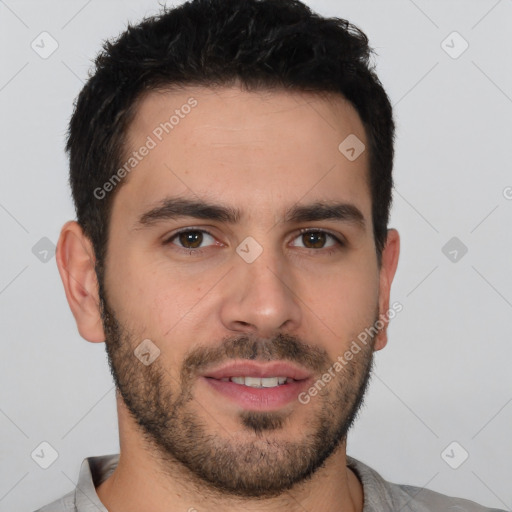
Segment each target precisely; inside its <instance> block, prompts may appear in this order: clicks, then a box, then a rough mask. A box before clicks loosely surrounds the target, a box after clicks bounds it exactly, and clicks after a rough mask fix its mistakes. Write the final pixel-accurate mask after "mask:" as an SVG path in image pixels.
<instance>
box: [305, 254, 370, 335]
mask: <svg viewBox="0 0 512 512" xmlns="http://www.w3.org/2000/svg"><path fill="white" fill-rule="evenodd" d="M363 260H364V258H363V257H362V258H361V261H360V262H358V263H357V264H350V265H346V266H344V265H342V266H340V267H339V269H337V270H336V271H333V272H329V274H328V275H321V276H318V275H317V276H316V278H315V279H313V280H311V281H305V283H304V286H303V287H302V290H303V291H302V292H301V297H305V298H307V299H306V300H304V302H305V303H306V304H307V305H308V307H309V308H310V312H311V313H310V314H311V317H312V318H311V321H313V322H314V321H315V320H314V317H317V320H316V322H318V319H319V320H320V321H321V322H322V323H323V325H324V327H325V328H327V331H328V333H329V334H328V336H332V335H333V333H334V334H335V335H336V336H337V337H338V339H337V341H335V343H337V344H339V343H340V338H341V339H342V340H347V339H348V338H349V337H350V336H354V335H357V333H358V332H361V331H362V330H364V328H365V327H367V326H368V325H369V324H371V323H372V322H373V321H374V316H375V312H376V308H377V306H378V294H379V275H378V272H377V269H376V268H375V269H374V268H373V267H372V264H371V262H370V261H363ZM305 312H306V313H307V308H306V309H305Z"/></svg>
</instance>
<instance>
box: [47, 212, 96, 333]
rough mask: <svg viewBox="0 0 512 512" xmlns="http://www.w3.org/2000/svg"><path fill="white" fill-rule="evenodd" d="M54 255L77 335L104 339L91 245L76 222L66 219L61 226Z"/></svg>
mask: <svg viewBox="0 0 512 512" xmlns="http://www.w3.org/2000/svg"><path fill="white" fill-rule="evenodd" d="M55 257H56V260H57V266H58V269H59V274H60V277H61V279H62V284H63V285H64V291H65V292H66V298H67V300H68V304H69V307H70V308H71V312H72V313H73V316H74V317H75V321H76V324H77V327H78V331H79V333H80V335H81V336H82V337H83V338H85V339H86V340H87V341H90V342H102V341H105V334H104V331H103V324H102V321H101V314H100V305H99V290H98V280H97V278H96V272H95V270H94V263H95V257H94V249H93V246H92V243H91V241H90V240H89V238H88V237H87V236H85V234H84V233H83V231H82V228H81V227H80V225H79V224H78V223H77V222H75V221H69V222H67V223H66V224H64V226H63V227H62V230H61V233H60V237H59V242H58V244H57V249H56V254H55Z"/></svg>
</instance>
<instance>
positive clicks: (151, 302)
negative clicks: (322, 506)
mask: <svg viewBox="0 0 512 512" xmlns="http://www.w3.org/2000/svg"><path fill="white" fill-rule="evenodd" d="M191 97H193V98H194V100H195V101H197V104H196V105H195V106H194V107H193V108H182V106H183V105H186V104H189V105H190V104H192V103H193V102H192V103H191V101H190V98H191ZM176 110H178V111H179V114H180V115H179V116H178V117H179V121H178V122H176V118H174V119H173V127H172V128H171V129H169V126H167V129H168V131H169V133H166V131H165V130H163V129H162V128H161V127H160V128H161V129H160V130H158V127H159V126H160V123H164V122H166V121H168V120H169V118H170V116H171V115H172V114H174V113H175V111H176ZM155 130H156V131H155ZM157 134H158V135H157ZM351 134H354V135H356V136H357V137H358V138H359V139H360V140H361V141H363V142H364V143H365V144H366V138H365V133H364V129H363V126H362V123H361V121H360V119H359V117H358V115H357V113H356V111H355V110H354V109H353V108H352V107H351V106H350V105H349V104H348V103H347V102H345V101H344V100H342V99H341V98H337V99H332V98H331V99H330V100H329V101H327V100H326V99H320V98H319V97H316V96H313V95H307V94H299V93H290V92H277V91H276V92H268V91H267V92H258V93H256V92H251V93H249V92H241V91H240V90H239V89H237V88H223V89H217V90H215V91H213V90H209V89H205V88H190V89H186V90H183V91H181V92H172V93H171V92H165V93H163V92H161V93H156V92H153V93H150V94H149V95H148V96H147V97H146V98H145V99H143V101H142V102H141V103H140V105H139V107H138V110H137V115H136V117H135V120H134V122H133V123H132V125H131V126H130V129H129V133H128V145H127V149H128V151H127V158H128V156H129V155H130V154H131V152H132V151H134V150H138V149H139V148H140V147H141V146H144V145H148V136H150V137H151V139H152V141H153V142H154V143H155V144H152V143H149V146H154V147H151V149H150V150H149V151H148V154H147V155H146V156H145V157H143V158H142V159H141V161H140V162H139V163H138V164H137V166H136V167H134V168H133V170H132V171H131V173H130V174H129V176H128V177H127V178H125V179H126V180H127V181H126V183H124V184H123V186H122V187H121V188H120V189H119V190H118V191H117V195H116V197H115V199H114V201H113V208H112V215H111V221H110V230H109V242H108V248H107V260H106V274H105V282H104V290H105V296H104V298H103V299H104V308H105V310H104V315H103V321H104V329H105V334H106V338H107V339H106V341H107V348H108V352H109V360H110V364H111V367H112V370H113V373H114V376H115V379H116V383H117V384H118V387H119V389H120V392H121V394H122V397H123V399H124V402H125V404H126V407H127V409H128V410H129V411H130V413H131V415H132V418H133V420H134V422H133V425H134V426H135V422H137V423H138V425H139V426H138V427H137V428H140V435H141V437H142V435H143V434H144V438H145V439H146V440H147V442H148V443H149V445H150V449H151V450H152V451H153V453H155V454H156V456H157V457H158V458H159V460H160V461H164V462H163V463H164V466H165V462H166V461H167V462H168V465H169V467H171V465H172V464H176V461H177V462H178V463H181V464H182V465H183V466H184V467H185V468H186V470H189V471H190V474H191V475H194V476H195V477H197V478H198V481H201V482H202V484H203V485H204V484H207V485H209V486H210V487H211V488H212V489H217V490H220V491H222V492H224V493H231V494H234V495H235V494H238V495H242V496H270V495H273V494H276V493H279V492H282V490H283V489H286V488H289V487H291V486H292V485H293V484H294V483H297V482H299V481H301V480H303V479H304V478H306V477H307V476H310V475H311V474H312V473H313V472H314V471H315V470H316V469H317V468H318V467H320V465H321V464H322V463H323V462H324V461H325V459H326V458H327V457H328V456H329V455H331V454H332V453H333V452H334V451H335V449H336V448H337V447H338V446H339V444H340V442H341V441H342V440H343V439H344V436H345V434H346V432H347V430H348V428H349V426H350V424H351V421H352V420H353V417H354V415H355V413H356V412H357V408H358V406H359V405H360V403H361V400H362V396H363V393H364V389H365V386H366V382H367V380H368V376H369V373H370V368H371V362H372V353H373V348H374V347H373V341H374V340H372V342H369V343H368V344H366V345H361V347H360V348H361V350H360V351H359V352H358V353H357V354H355V355H354V357H353V359H352V360H351V361H345V362H344V364H343V368H342V369H341V370H338V371H334V372H333V370H332V365H333V363H334V362H335V361H337V360H338V361H339V359H338V358H339V356H340V357H343V354H344V353H345V352H346V351H347V350H348V349H349V347H350V345H351V343H352V342H353V341H354V340H356V339H357V336H358V334H359V333H361V332H363V331H364V330H365V328H368V327H370V326H372V325H373V324H374V322H375V321H376V319H377V317H378V314H379V312H380V313H384V311H379V268H378V265H377V258H376V252H375V243H374V238H373V227H372V221H371V197H370V192H369V187H368V153H367V152H366V151H365V152H363V153H362V154H361V155H360V156H359V157H358V158H357V159H356V160H354V161H350V160H349V159H348V158H346V156H345V155H344V154H342V152H340V150H339V149H338V146H339V145H340V143H341V142H342V141H343V140H344V139H346V137H347V136H349V135H351ZM160 139H161V140H160ZM123 163H124V162H123ZM165 201H169V203H168V204H167V208H164V209H161V208H160V207H161V206H163V205H164V204H165ZM206 205H209V206H206ZM210 206H212V207H210ZM159 208H160V209H159ZM149 212H151V213H149ZM184 230H185V231H184ZM380 309H382V304H381V307H380ZM143 340H151V344H150V345H149V346H150V347H157V348H158V349H159V351H160V354H159V356H158V357H157V358H156V359H155V360H154V361H153V362H152V363H151V364H149V365H145V364H143V363H142V362H141V361H140V360H139V359H138V358H137V357H136V356H135V355H134V350H135V349H136V348H137V346H139V345H140V343H141V342H142V341H143ZM146 343H147V342H146ZM150 352H151V350H150ZM329 368H331V374H334V377H333V378H332V379H330V382H327V383H325V381H324V382H322V383H321V384H320V385H318V381H319V379H321V377H322V375H323V374H324V373H325V372H327V371H328V369H329ZM262 376H263V377H265V378H264V379H263V380H262V381H261V384H262V385H263V386H268V387H261V388H255V387H251V385H254V384H259V383H260V381H259V380H258V377H262ZM232 377H233V378H234V380H235V381H236V382H233V381H231V380H230V379H231V378H232ZM243 377H252V379H250V378H249V379H246V380H244V379H243ZM274 377H286V378H287V379H288V380H287V381H286V382H285V383H284V384H283V383H282V380H283V379H276V378H274ZM315 383H317V389H319V391H318V394H317V395H316V396H312V397H310V398H311V399H310V400H309V401H308V403H303V402H305V400H299V399H298V397H299V394H301V393H302V395H301V396H303V397H304V393H307V392H308V389H310V388H311V387H312V386H314V385H315ZM134 428H135V427H134Z"/></svg>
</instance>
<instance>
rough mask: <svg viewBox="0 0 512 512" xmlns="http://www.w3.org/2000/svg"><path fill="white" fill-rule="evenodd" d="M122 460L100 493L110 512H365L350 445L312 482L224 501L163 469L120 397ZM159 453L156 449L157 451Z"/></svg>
mask: <svg viewBox="0 0 512 512" xmlns="http://www.w3.org/2000/svg"><path fill="white" fill-rule="evenodd" d="M117 405H118V416H119V437H120V457H119V464H118V466H117V468H116V469H115V471H114V472H113V473H112V475H111V476H110V477H109V478H108V479H107V480H105V481H104V482H103V483H101V484H100V485H99V486H98V487H97V488H96V492H97V494H98V497H99V498H100V500H101V502H102V503H103V504H104V505H105V507H106V508H107V509H108V510H109V512H174V511H176V512H177V511H190V512H194V511H196V512H197V511H200V512H214V511H218V510H223V511H225V512H235V511H236V512H240V510H244V511H247V512H253V511H254V512H255V511H258V512H262V511H265V512H273V511H279V512H304V510H307V511H313V510H322V511H324V512H362V510H363V488H362V485H361V482H360V481H359V479H358V478H357V477H356V475H355V474H354V473H353V471H352V470H350V469H349V468H348V467H347V465H346V442H343V443H342V444H340V446H339V448H338V449H337V450H336V451H335V452H334V453H333V454H332V455H331V457H329V459H328V460H327V461H326V462H325V465H324V467H322V468H320V469H319V470H318V471H317V472H316V473H315V474H314V475H313V477H312V478H311V479H309V480H308V481H307V482H305V483H304V484H301V485H298V486H296V487H294V488H293V489H291V490H289V491H285V492H284V493H283V494H282V495H281V496H278V497H276V498H269V499H265V500H254V499H247V500H244V499H241V498H232V497H230V496H219V495H218V494H214V493H212V492H211V491H210V489H208V488H206V487H204V488H202V487H201V486H200V485H201V484H200V483H199V484H198V483H197V480H195V478H194V476H193V475H191V474H190V473H188V470H187V469H186V468H184V467H183V466H182V465H181V464H180V463H179V462H176V467H175V470H173V472H174V474H175V478H173V479H169V477H168V471H169V469H168V468H166V470H167V473H164V472H163V471H162V469H161V466H160V462H159V461H158V458H157V457H155V456H154V454H155V452H152V449H151V448H149V447H148V445H147V444H145V441H143V438H142V435H141V433H140V431H139V430H138V427H137V426H136V425H135V423H134V421H133V419H132V418H131V416H130V414H129V412H128V411H127V409H126V407H125V405H124V403H123V402H122V399H120V397H119V396H118V397H117ZM153 450H154V449H153Z"/></svg>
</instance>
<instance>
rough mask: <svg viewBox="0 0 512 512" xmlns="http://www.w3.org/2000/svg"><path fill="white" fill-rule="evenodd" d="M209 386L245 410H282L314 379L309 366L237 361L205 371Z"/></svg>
mask: <svg viewBox="0 0 512 512" xmlns="http://www.w3.org/2000/svg"><path fill="white" fill-rule="evenodd" d="M201 377H202V380H204V381H205V382H206V383H207V384H208V387H209V388H210V389H211V390H213V391H214V392H215V394H216V395H217V396H218V394H220V395H223V398H228V399H230V400H231V401H233V402H235V403H236V404H238V405H239V406H241V407H242V408H243V409H245V410H267V411H268V410H278V409H281V408H282V407H284V406H285V405H287V404H290V403H291V402H293V401H297V397H298V395H299V393H300V392H301V391H303V389H305V388H306V387H307V385H308V384H309V383H310V381H311V380H312V374H311V373H309V372H308V371H307V370H305V369H303V368H300V367H298V366H295V365H293V364H291V363H289V362H285V361H274V362H268V363H258V362H256V361H235V362H234V363H229V364H226V365H224V366H221V367H219V368H216V369H214V370H210V371H206V372H205V373H204V374H203V375H201Z"/></svg>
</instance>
